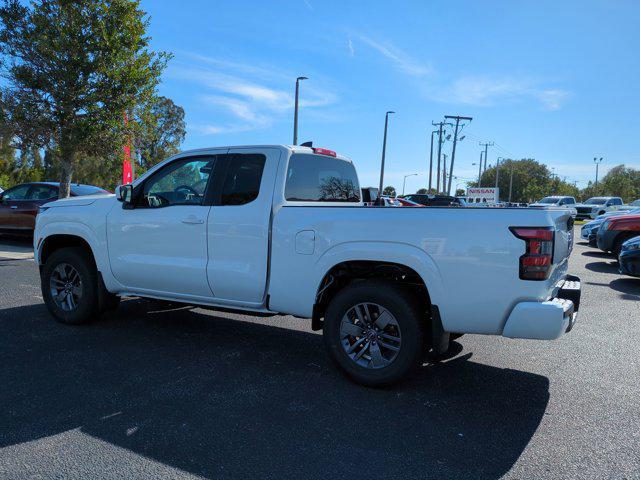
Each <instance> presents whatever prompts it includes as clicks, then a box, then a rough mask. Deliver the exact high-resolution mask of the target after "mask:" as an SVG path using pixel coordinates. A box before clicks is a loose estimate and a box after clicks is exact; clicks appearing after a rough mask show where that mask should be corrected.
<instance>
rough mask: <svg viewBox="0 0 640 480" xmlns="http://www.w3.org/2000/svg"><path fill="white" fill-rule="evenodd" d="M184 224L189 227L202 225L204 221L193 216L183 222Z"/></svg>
mask: <svg viewBox="0 0 640 480" xmlns="http://www.w3.org/2000/svg"><path fill="white" fill-rule="evenodd" d="M182 223H186V224H187V225H202V224H203V223H204V220H202V219H201V218H197V217H194V216H193V215H192V216H190V217H187V218H185V219H184V220H182Z"/></svg>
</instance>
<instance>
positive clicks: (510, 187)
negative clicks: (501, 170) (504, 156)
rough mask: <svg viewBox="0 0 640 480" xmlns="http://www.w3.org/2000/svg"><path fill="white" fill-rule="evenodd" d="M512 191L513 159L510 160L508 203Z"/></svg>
mask: <svg viewBox="0 0 640 480" xmlns="http://www.w3.org/2000/svg"><path fill="white" fill-rule="evenodd" d="M512 191H513V160H511V178H509V203H511V192H512Z"/></svg>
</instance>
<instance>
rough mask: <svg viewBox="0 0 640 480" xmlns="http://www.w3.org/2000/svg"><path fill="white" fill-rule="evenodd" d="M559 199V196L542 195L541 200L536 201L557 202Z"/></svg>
mask: <svg viewBox="0 0 640 480" xmlns="http://www.w3.org/2000/svg"><path fill="white" fill-rule="evenodd" d="M559 201H560V199H559V198H554V197H544V198H543V199H542V200H540V201H539V202H538V203H558V202H559Z"/></svg>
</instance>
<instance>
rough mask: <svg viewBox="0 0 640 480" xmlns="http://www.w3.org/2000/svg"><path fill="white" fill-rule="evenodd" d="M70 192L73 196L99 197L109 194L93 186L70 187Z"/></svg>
mask: <svg viewBox="0 0 640 480" xmlns="http://www.w3.org/2000/svg"><path fill="white" fill-rule="evenodd" d="M71 192H72V193H73V194H74V195H78V196H82V195H100V194H102V193H109V192H107V191H106V190H104V189H102V188H100V187H94V186H93V185H71Z"/></svg>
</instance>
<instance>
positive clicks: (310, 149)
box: [178, 144, 353, 162]
mask: <svg viewBox="0 0 640 480" xmlns="http://www.w3.org/2000/svg"><path fill="white" fill-rule="evenodd" d="M212 148H229V149H231V148H285V149H287V150H289V151H291V152H292V153H306V154H314V153H315V154H317V155H322V154H321V153H317V152H315V151H314V148H317V147H303V146H301V145H286V144H261V145H218V146H212V147H206V148H195V149H191V150H183V151H181V152H180V153H179V154H178V155H180V156H183V155H185V154H187V155H188V154H194V153H201V152H206V151H207V150H211V149H212ZM334 158H337V159H339V160H346V161H348V162H353V161H352V160H351V158H349V157H347V156H346V155H342V154H341V153H337V152H336V156H335V157H334Z"/></svg>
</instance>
